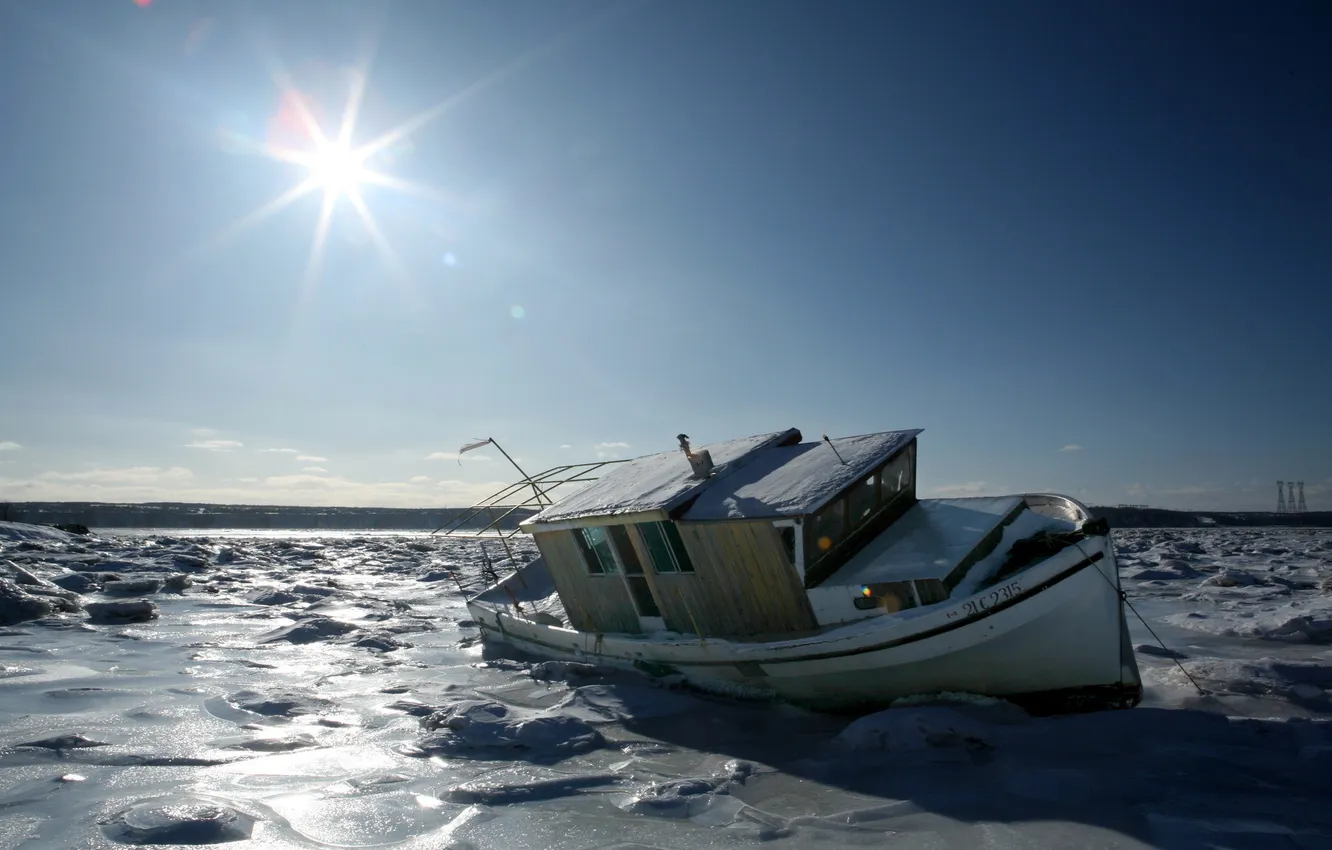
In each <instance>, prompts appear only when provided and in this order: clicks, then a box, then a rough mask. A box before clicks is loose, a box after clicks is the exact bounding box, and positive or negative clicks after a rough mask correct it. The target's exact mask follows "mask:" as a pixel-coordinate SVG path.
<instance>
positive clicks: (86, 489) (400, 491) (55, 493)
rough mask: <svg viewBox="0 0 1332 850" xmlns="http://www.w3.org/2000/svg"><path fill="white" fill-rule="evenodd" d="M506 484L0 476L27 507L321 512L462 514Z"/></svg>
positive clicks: (136, 474)
mask: <svg viewBox="0 0 1332 850" xmlns="http://www.w3.org/2000/svg"><path fill="white" fill-rule="evenodd" d="M507 483H508V482H505V481H499V482H496V481H486V482H481V483H476V482H466V481H456V480H451V481H440V482H438V485H437V486H431V487H430V488H429V489H426V488H425V487H423V486H422V484H420V483H414V482H411V481H405V480H399V481H373V482H367V481H355V480H350V479H347V478H343V477H340V476H332V475H317V474H313V473H300V474H297V475H287V476H274V477H272V478H268V479H265V480H263V481H258V480H255V479H237V480H236V482H235V483H229V484H219V485H216V486H214V485H212V484H211V483H205V482H202V481H200V480H198V478H197V477H195V476H194V475H193V473H191V471H190V470H188V469H185V468H183V467H170V468H163V467H151V466H140V467H124V468H116V469H111V468H99V469H91V470H85V471H80V472H62V471H52V472H48V473H45V474H43V475H39V476H36V477H31V478H20V477H17V476H15V477H4V476H0V492H3V493H5V494H6V495H7V496H8V497H9V498H11V499H14V500H16V501H31V502H200V503H206V504H228V505H303V506H324V507H332V506H339V507H404V508H421V507H430V506H436V507H437V506H440V505H445V506H450V507H464V506H466V505H471V504H475V503H476V502H478V501H479V500H481V499H483V498H485V497H487V496H489V495H491V494H493V493H494V492H495V491H496V490H498V489H500V488H501V487H503V486H505V485H506V484H507Z"/></svg>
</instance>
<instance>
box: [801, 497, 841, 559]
mask: <svg viewBox="0 0 1332 850" xmlns="http://www.w3.org/2000/svg"><path fill="white" fill-rule="evenodd" d="M845 536H846V502H845V501H843V500H842V499H834V500H833V501H831V502H829V503H828V504H827V505H824V507H823V510H821V511H819V512H818V513H816V514H814V515H813V516H812V517H810V518H809V519H808V520H807V521H806V523H805V564H806V566H808V565H809V564H812V563H814V562H815V561H817V560H818V559H819V558H822V557H823V556H824V555H826V554H827V553H829V552H831V551H832V550H833V549H834V548H836V546H837V544H838V543H841V542H842V538H844V537H845Z"/></svg>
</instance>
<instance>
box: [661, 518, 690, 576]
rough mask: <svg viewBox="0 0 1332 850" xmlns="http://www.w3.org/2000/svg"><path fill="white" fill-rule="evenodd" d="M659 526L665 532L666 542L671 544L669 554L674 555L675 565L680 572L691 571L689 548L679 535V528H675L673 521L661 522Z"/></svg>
mask: <svg viewBox="0 0 1332 850" xmlns="http://www.w3.org/2000/svg"><path fill="white" fill-rule="evenodd" d="M661 526H662V528H663V530H664V531H665V532H666V542H667V543H669V544H670V546H671V554H672V555H674V556H675V566H676V567H677V568H678V569H679V570H680V572H682V573H692V572H693V571H694V562H693V561H692V560H690V558H689V550H688V549H686V548H685V543H684V538H683V537H681V536H680V529H678V528H676V527H675V523H673V522H663V523H661Z"/></svg>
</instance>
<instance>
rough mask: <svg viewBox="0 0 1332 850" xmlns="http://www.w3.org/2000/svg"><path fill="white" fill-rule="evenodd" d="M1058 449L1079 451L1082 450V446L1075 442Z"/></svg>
mask: <svg viewBox="0 0 1332 850" xmlns="http://www.w3.org/2000/svg"><path fill="white" fill-rule="evenodd" d="M1060 451H1061V452H1080V451H1082V446H1079V445H1078V444H1077V443H1069V444H1068V445H1067V446H1064V447H1063V448H1062V449H1060Z"/></svg>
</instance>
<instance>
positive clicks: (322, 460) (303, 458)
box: [296, 455, 328, 463]
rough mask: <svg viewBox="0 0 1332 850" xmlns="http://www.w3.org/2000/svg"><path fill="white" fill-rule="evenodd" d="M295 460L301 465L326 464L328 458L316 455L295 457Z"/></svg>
mask: <svg viewBox="0 0 1332 850" xmlns="http://www.w3.org/2000/svg"><path fill="white" fill-rule="evenodd" d="M296 460H298V461H299V462H301V463H328V458H326V457H319V456H318V455H297V456H296Z"/></svg>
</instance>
